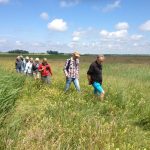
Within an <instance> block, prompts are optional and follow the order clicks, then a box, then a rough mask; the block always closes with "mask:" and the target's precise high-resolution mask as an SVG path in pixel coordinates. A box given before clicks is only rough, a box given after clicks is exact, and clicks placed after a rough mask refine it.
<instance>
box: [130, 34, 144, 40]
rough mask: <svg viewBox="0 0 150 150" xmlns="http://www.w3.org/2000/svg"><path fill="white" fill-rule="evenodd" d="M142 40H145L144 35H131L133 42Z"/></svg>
mask: <svg viewBox="0 0 150 150" xmlns="http://www.w3.org/2000/svg"><path fill="white" fill-rule="evenodd" d="M142 38H143V35H137V34H134V35H131V39H132V40H140V39H142Z"/></svg>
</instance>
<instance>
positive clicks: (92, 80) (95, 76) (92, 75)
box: [87, 55, 105, 101]
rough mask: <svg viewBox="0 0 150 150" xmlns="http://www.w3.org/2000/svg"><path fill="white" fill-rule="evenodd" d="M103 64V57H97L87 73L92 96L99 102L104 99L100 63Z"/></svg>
mask: <svg viewBox="0 0 150 150" xmlns="http://www.w3.org/2000/svg"><path fill="white" fill-rule="evenodd" d="M103 62H104V55H98V56H97V58H96V61H94V62H93V63H92V64H91V65H90V67H89V70H88V71H87V78H88V82H89V85H92V86H93V88H94V94H95V95H97V96H98V97H99V98H100V100H101V101H102V100H103V99H104V94H105V92H104V90H103V88H102V63H103Z"/></svg>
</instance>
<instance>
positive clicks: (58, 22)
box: [48, 19, 68, 32]
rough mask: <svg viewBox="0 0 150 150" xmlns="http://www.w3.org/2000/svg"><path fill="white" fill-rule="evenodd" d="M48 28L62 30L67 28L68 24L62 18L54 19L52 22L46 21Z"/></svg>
mask: <svg viewBox="0 0 150 150" xmlns="http://www.w3.org/2000/svg"><path fill="white" fill-rule="evenodd" d="M48 29H49V30H54V31H60V32H64V31H66V30H67V29H68V26H67V23H66V22H65V21H64V20H63V19H54V20H53V21H52V22H50V23H48Z"/></svg>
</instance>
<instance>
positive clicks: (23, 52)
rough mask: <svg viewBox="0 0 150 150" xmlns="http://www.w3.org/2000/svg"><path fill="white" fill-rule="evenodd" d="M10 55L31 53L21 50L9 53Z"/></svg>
mask: <svg viewBox="0 0 150 150" xmlns="http://www.w3.org/2000/svg"><path fill="white" fill-rule="evenodd" d="M8 53H16V54H29V52H28V51H26V50H20V49H16V50H11V51H8Z"/></svg>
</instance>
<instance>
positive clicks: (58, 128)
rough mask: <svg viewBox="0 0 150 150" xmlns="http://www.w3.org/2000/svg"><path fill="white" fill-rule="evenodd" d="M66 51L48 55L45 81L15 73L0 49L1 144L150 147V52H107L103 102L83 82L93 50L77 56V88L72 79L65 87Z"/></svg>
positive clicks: (42, 149)
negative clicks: (66, 88) (48, 77)
mask: <svg viewBox="0 0 150 150" xmlns="http://www.w3.org/2000/svg"><path fill="white" fill-rule="evenodd" d="M33 57H34V58H35V57H36V56H33ZM40 57H41V58H42V57H43V56H40ZM67 57H68V56H63V57H60V56H59V57H58V56H48V59H49V63H50V65H51V67H52V70H53V76H52V79H51V80H52V83H51V85H50V86H48V85H45V84H42V83H41V82H40V81H34V80H33V78H30V77H25V76H24V75H21V74H17V73H15V69H14V62H15V56H14V55H13V56H10V55H0V149H2V150H5V149H6V150H12V149H14V150H49V149H54V150H55V149H68V150H70V149H73V150H76V149H78V150H84V149H85V150H149V149H150V57H148V56H147V57H146V56H145V57H144V56H143V57H140V56H138V57H131V56H126V57H120V56H109V57H106V62H105V63H104V64H103V87H104V90H105V92H106V96H105V101H104V102H100V101H99V100H98V99H97V98H96V97H95V96H94V94H93V88H92V87H91V86H89V85H88V82H87V77H86V72H87V70H88V67H89V65H90V64H91V62H92V61H94V59H95V58H94V56H81V60H80V86H81V93H78V92H76V91H75V88H74V87H73V85H72V86H71V88H70V90H69V91H68V92H67V93H64V86H65V77H64V74H63V71H62V70H63V65H64V63H65V59H66V58H67Z"/></svg>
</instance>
